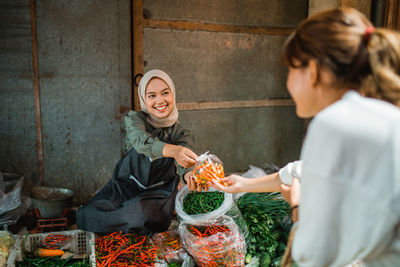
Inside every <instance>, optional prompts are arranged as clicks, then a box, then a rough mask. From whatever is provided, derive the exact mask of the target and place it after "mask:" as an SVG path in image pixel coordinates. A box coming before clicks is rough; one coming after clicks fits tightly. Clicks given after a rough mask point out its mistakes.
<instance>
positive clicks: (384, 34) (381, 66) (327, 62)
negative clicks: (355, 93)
mask: <svg viewBox="0 0 400 267" xmlns="http://www.w3.org/2000/svg"><path fill="white" fill-rule="evenodd" d="M373 29H374V28H373V27H372V24H371V22H370V21H369V20H368V19H367V18H366V17H365V16H364V15H363V14H362V13H360V12H359V11H357V10H356V9H353V8H336V9H329V10H327V11H323V12H320V13H318V14H316V15H314V16H311V17H310V18H308V19H306V20H305V21H303V22H302V23H301V24H300V25H299V26H298V27H297V29H296V31H295V32H293V33H292V34H291V35H290V36H289V38H288V39H287V41H286V43H285V45H284V48H283V53H282V59H283V62H284V63H285V64H286V65H288V66H290V67H293V68H301V67H305V66H307V65H308V62H309V60H310V59H313V60H315V61H316V62H317V64H318V65H319V67H322V68H325V69H327V70H329V71H331V72H332V73H333V74H334V75H335V78H336V80H335V82H334V83H335V84H333V86H335V87H338V88H340V87H343V86H345V87H347V88H353V89H356V90H359V91H361V92H362V93H364V94H365V95H366V96H370V97H374V98H379V99H382V100H385V101H388V102H391V103H393V104H395V105H397V106H399V107H400V76H399V75H400V34H399V33H397V32H394V31H391V30H387V29H374V30H373Z"/></svg>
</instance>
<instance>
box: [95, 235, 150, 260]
mask: <svg viewBox="0 0 400 267" xmlns="http://www.w3.org/2000/svg"><path fill="white" fill-rule="evenodd" d="M157 251H158V247H157V246H155V245H154V244H153V243H152V242H151V240H150V238H149V237H148V236H139V235H136V234H135V233H127V234H123V233H118V232H114V233H111V234H108V235H104V236H101V237H97V238H96V262H97V266H98V267H102V266H154V263H155V261H156V259H157Z"/></svg>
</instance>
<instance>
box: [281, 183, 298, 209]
mask: <svg viewBox="0 0 400 267" xmlns="http://www.w3.org/2000/svg"><path fill="white" fill-rule="evenodd" d="M281 193H282V196H283V198H284V199H285V200H286V201H287V202H289V204H290V206H291V207H295V206H298V205H299V204H300V195H301V184H300V180H299V179H298V178H293V180H292V185H290V186H288V185H285V184H281Z"/></svg>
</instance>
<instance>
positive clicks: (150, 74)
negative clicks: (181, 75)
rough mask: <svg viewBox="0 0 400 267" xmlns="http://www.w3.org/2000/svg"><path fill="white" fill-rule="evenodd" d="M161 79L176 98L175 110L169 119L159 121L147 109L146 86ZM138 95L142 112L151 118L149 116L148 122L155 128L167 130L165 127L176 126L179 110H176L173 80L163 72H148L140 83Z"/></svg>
mask: <svg viewBox="0 0 400 267" xmlns="http://www.w3.org/2000/svg"><path fill="white" fill-rule="evenodd" d="M154 77H157V78H160V79H162V80H163V81H164V82H165V83H166V84H167V85H168V87H169V89H170V90H171V92H172V96H173V97H174V103H173V105H174V108H173V109H172V111H171V113H170V114H169V115H168V117H166V118H163V119H158V118H156V117H154V116H152V115H151V114H150V113H149V112H148V111H147V109H146V105H145V102H146V86H147V84H148V83H149V81H150V80H151V79H152V78H154ZM138 94H139V100H140V107H141V108H142V111H143V112H144V113H146V114H148V115H149V116H147V121H148V122H149V123H150V124H151V125H153V126H154V127H155V128H165V127H170V126H172V125H174V124H175V122H176V121H177V120H178V109H177V108H176V102H175V85H174V82H173V81H172V80H171V78H170V77H169V76H168V74H166V73H165V72H163V71H162V70H149V71H148V72H146V73H145V74H144V75H143V77H142V79H141V80H140V82H139V86H138Z"/></svg>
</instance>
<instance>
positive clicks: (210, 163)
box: [193, 151, 225, 188]
mask: <svg viewBox="0 0 400 267" xmlns="http://www.w3.org/2000/svg"><path fill="white" fill-rule="evenodd" d="M224 177H225V173H224V167H223V164H222V161H221V160H220V159H219V158H218V157H217V156H215V155H213V154H208V151H207V152H206V153H204V154H201V155H200V156H198V157H197V159H196V164H195V165H194V169H193V178H194V180H195V181H196V183H197V184H199V185H200V186H201V187H203V188H208V187H209V182H210V181H216V182H218V183H222V182H221V180H220V179H221V178H224Z"/></svg>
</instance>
